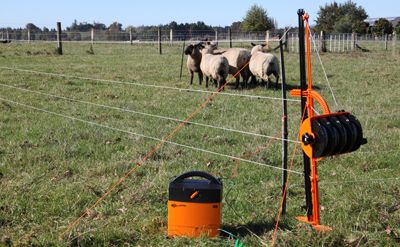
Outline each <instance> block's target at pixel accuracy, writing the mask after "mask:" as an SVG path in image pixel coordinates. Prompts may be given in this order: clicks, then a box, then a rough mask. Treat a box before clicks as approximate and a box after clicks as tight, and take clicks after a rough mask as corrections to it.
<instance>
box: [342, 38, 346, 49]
mask: <svg viewBox="0 0 400 247" xmlns="http://www.w3.org/2000/svg"><path fill="white" fill-rule="evenodd" d="M345 37H346V34H343V35H342V52H344V45H345V44H346V43H345V42H346V39H345Z"/></svg>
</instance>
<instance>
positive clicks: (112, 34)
mask: <svg viewBox="0 0 400 247" xmlns="http://www.w3.org/2000/svg"><path fill="white" fill-rule="evenodd" d="M121 31H122V24H121V23H119V22H116V21H115V22H113V23H112V24H111V25H110V26H109V27H108V29H107V31H106V35H107V37H108V40H118V35H119V33H120V32H121Z"/></svg>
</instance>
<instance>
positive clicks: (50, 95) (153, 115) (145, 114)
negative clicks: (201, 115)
mask: <svg viewBox="0 0 400 247" xmlns="http://www.w3.org/2000/svg"><path fill="white" fill-rule="evenodd" d="M0 86H2V87H8V88H13V89H17V90H21V91H25V92H29V93H34V94H39V95H45V96H48V97H53V98H58V99H63V100H67V101H72V102H78V103H82V104H87V105H93V106H97V107H102V108H106V109H112V110H118V111H123V112H128V113H133V114H138V115H143V116H148V117H154V118H159V119H164V120H169V121H174V122H179V123H182V122H185V121H184V120H181V119H177V118H172V117H166V116H161V115H157V114H151V113H146V112H140V111H136V110H131V109H126V108H120V107H115V106H109V105H104V104H98V103H93V102H89V101H84V100H79V99H74V98H68V97H65V96H60V95H55V94H49V93H44V92H40V91H35V90H30V89H26V88H20V87H15V86H11V85H7V84H3V83H0ZM185 123H187V124H192V125H198V126H202V127H207V128H213V129H219V130H224V131H228V132H235V133H240V134H245V135H251V136H256V137H264V138H268V139H275V140H286V141H288V142H292V143H299V141H296V140H290V139H283V138H279V137H275V136H269V135H263V134H258V133H254V132H248V131H243V130H237V129H233V128H227V127H221V126H214V125H209V124H203V123H198V122H192V121H186V122H185Z"/></svg>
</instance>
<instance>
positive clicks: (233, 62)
mask: <svg viewBox="0 0 400 247" xmlns="http://www.w3.org/2000/svg"><path fill="white" fill-rule="evenodd" d="M223 56H224V57H226V58H227V59H228V62H229V74H231V75H235V74H236V73H237V72H238V71H239V70H240V69H242V67H243V66H246V67H245V68H243V69H242V70H241V71H240V75H241V76H242V79H243V84H244V87H247V81H248V80H249V77H250V70H249V64H248V63H249V61H250V58H251V53H250V51H248V50H247V49H244V48H230V49H228V50H227V51H225V52H224V53H223ZM240 75H237V76H236V88H238V87H239V80H240ZM242 86H243V85H242Z"/></svg>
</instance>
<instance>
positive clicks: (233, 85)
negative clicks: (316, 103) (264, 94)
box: [227, 82, 321, 91]
mask: <svg viewBox="0 0 400 247" xmlns="http://www.w3.org/2000/svg"><path fill="white" fill-rule="evenodd" d="M227 86H228V87H229V89H232V90H238V91H240V90H251V89H255V88H265V89H271V90H275V82H272V83H269V85H268V87H267V84H263V83H247V87H245V88H244V85H243V84H242V83H240V85H239V87H238V88H236V83H234V82H233V83H229V84H228V85H227ZM281 86H282V85H281V83H278V90H281ZM293 89H300V85H292V84H286V91H290V90H293ZM313 89H316V90H319V89H321V88H320V87H319V86H313Z"/></svg>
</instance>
